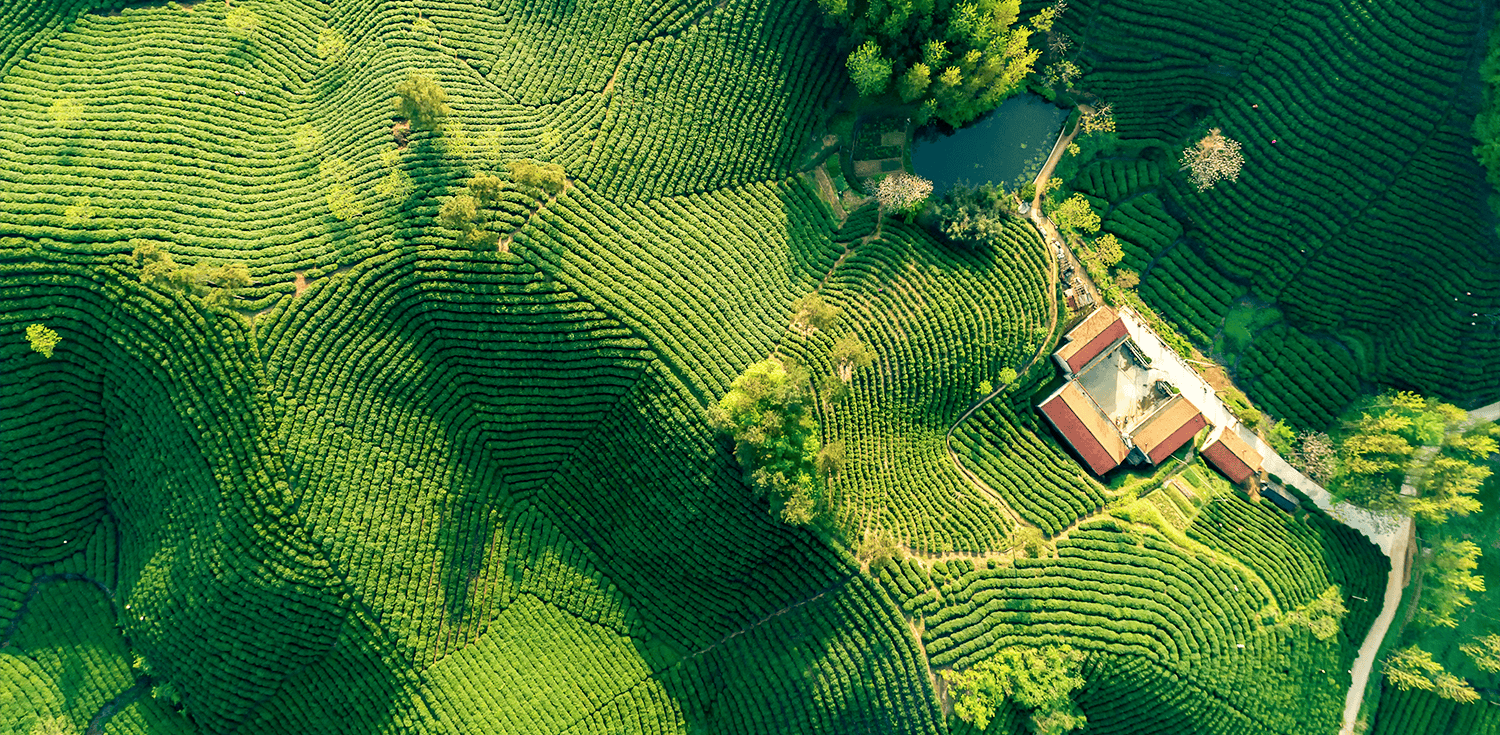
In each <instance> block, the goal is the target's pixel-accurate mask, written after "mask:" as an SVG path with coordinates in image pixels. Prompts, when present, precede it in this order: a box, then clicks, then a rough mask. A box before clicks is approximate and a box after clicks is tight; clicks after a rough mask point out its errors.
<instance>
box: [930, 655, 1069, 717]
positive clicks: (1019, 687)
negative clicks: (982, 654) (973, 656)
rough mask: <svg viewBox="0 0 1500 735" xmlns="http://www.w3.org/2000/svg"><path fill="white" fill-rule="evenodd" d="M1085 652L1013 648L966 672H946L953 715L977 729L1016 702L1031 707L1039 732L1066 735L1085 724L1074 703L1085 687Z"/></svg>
mask: <svg viewBox="0 0 1500 735" xmlns="http://www.w3.org/2000/svg"><path fill="white" fill-rule="evenodd" d="M1083 660H1084V654H1083V652H1082V651H1078V650H1075V649H1074V648H1072V647H1071V646H1042V647H1040V648H1032V647H1029V646H1011V647H1009V648H1002V649H1000V650H999V651H998V652H996V653H995V655H993V656H991V657H989V658H987V659H985V660H983V661H980V662H979V663H977V664H975V665H973V666H971V667H969V668H968V669H966V670H964V671H945V672H943V679H945V680H946V681H947V682H948V686H949V687H950V691H951V692H952V693H953V713H954V714H956V715H958V716H959V719H962V720H963V721H964V722H967V723H969V724H971V725H973V726H974V727H975V729H977V730H984V729H985V728H987V727H989V724H990V720H992V719H993V718H994V716H995V711H996V710H998V709H999V708H1000V706H1001V705H1003V704H1004V703H1005V701H1006V700H1013V701H1014V702H1015V703H1016V704H1018V705H1020V706H1021V707H1024V708H1026V709H1029V710H1031V711H1032V712H1031V721H1030V724H1031V729H1032V731H1033V732H1035V733H1036V734H1037V735H1061V734H1062V733H1065V732H1068V731H1070V730H1076V729H1078V728H1081V727H1083V726H1084V724H1085V718H1084V715H1083V712H1082V711H1080V710H1079V709H1078V705H1076V704H1074V702H1073V692H1075V691H1077V690H1078V689H1080V688H1082V687H1083V684H1084V681H1083V677H1082V676H1081V675H1080V671H1081V669H1082V666H1083Z"/></svg>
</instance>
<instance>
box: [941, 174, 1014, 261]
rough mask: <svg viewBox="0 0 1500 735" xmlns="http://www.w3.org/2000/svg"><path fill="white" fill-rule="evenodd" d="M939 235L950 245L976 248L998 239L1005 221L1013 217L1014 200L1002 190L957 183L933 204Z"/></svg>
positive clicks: (987, 186) (989, 186) (995, 187)
mask: <svg viewBox="0 0 1500 735" xmlns="http://www.w3.org/2000/svg"><path fill="white" fill-rule="evenodd" d="M932 212H933V214H934V215H935V216H936V222H937V228H938V233H939V234H941V235H942V236H943V237H944V238H945V239H947V240H948V241H949V242H951V243H954V244H957V245H963V246H965V247H971V248H977V247H980V246H983V245H987V244H989V243H991V242H994V241H995V240H996V239H998V238H999V237H1000V236H1001V234H1002V233H1003V232H1004V231H1005V219H1006V218H1007V217H1013V216H1015V214H1016V199H1015V196H1014V195H1012V194H1011V193H1009V192H1007V191H1005V189H1004V188H1002V187H1000V186H997V185H995V184H990V183H985V184H980V185H979V186H971V185H969V184H968V183H966V182H960V183H958V184H954V185H953V186H951V187H949V189H948V191H947V192H945V193H944V194H943V196H942V197H941V198H940V199H938V200H937V201H936V202H934V203H933V206H932Z"/></svg>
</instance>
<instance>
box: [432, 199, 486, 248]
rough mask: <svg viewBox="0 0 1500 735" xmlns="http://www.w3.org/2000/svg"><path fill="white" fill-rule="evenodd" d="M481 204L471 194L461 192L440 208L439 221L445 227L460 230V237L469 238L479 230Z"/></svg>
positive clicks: (462, 238)
mask: <svg viewBox="0 0 1500 735" xmlns="http://www.w3.org/2000/svg"><path fill="white" fill-rule="evenodd" d="M478 219H479V206H478V203H477V202H475V201H474V197H473V196H472V195H470V194H468V193H467V192H466V193H463V194H459V195H457V196H455V197H453V198H451V199H449V200H448V201H446V202H443V206H442V207H441V208H439V209H438V222H441V223H442V224H443V226H444V227H447V228H449V229H453V230H458V238H459V239H460V240H467V239H468V238H470V237H471V236H473V234H474V232H475V231H476V230H478V222H477V220H478Z"/></svg>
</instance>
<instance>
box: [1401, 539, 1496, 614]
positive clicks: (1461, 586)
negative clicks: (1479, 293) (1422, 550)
mask: <svg viewBox="0 0 1500 735" xmlns="http://www.w3.org/2000/svg"><path fill="white" fill-rule="evenodd" d="M1432 552H1433V557H1432V563H1431V564H1429V565H1428V566H1427V568H1426V569H1425V570H1424V571H1423V574H1422V576H1423V586H1422V598H1421V600H1419V601H1418V604H1417V614H1416V622H1417V623H1418V624H1419V625H1424V626H1429V627H1436V626H1442V627H1446V628H1456V627H1458V619H1457V617H1455V616H1456V615H1457V614H1458V610H1459V608H1462V607H1467V606H1469V605H1472V604H1474V600H1473V599H1471V598H1470V597H1469V595H1468V593H1470V592H1483V591H1484V577H1480V576H1477V575H1475V574H1474V573H1473V570H1474V569H1475V568H1476V567H1478V566H1479V554H1480V552H1481V549H1480V548H1479V545H1478V544H1475V543H1474V542H1473V541H1468V540H1454V539H1450V538H1441V539H1438V541H1437V542H1436V543H1435V544H1434V545H1433V547H1432Z"/></svg>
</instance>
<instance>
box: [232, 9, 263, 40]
mask: <svg viewBox="0 0 1500 735" xmlns="http://www.w3.org/2000/svg"><path fill="white" fill-rule="evenodd" d="M224 25H225V26H227V27H228V28H229V33H230V35H232V36H234V37H235V38H241V39H250V38H254V37H255V36H257V35H258V34H259V33H260V16H259V15H256V14H255V13H253V12H251V11H250V10H248V9H246V8H233V9H231V10H230V11H229V12H228V13H226V14H225V15H224Z"/></svg>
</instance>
